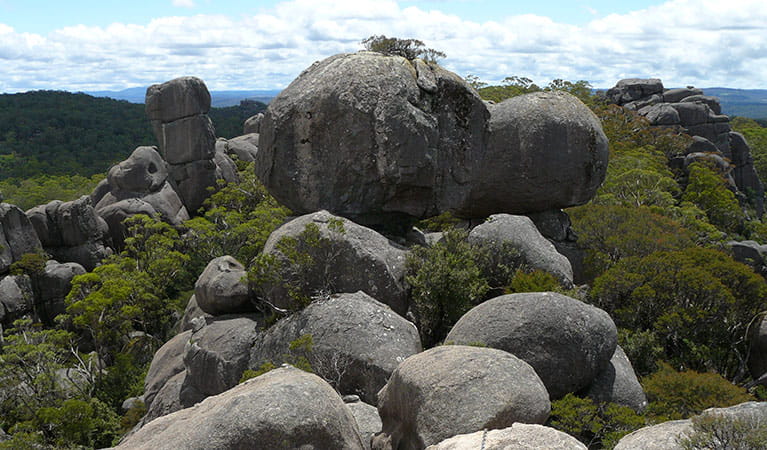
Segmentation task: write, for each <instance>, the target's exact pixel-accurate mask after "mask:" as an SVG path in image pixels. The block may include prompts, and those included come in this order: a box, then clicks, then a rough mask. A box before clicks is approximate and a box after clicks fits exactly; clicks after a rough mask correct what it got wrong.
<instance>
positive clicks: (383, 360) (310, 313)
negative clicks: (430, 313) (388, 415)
mask: <svg viewBox="0 0 767 450" xmlns="http://www.w3.org/2000/svg"><path fill="white" fill-rule="evenodd" d="M306 335H309V336H311V342H312V348H311V351H306V352H303V353H300V354H296V355H294V356H295V357H305V358H307V360H308V361H309V363H311V365H312V369H313V370H314V372H315V373H317V374H318V375H320V376H322V377H323V378H325V379H326V380H329V381H331V382H332V384H333V385H335V386H334V387H336V388H337V389H338V390H339V392H341V393H342V394H356V395H359V396H360V397H361V398H362V399H363V400H364V401H366V402H368V403H372V404H375V402H376V394H377V393H378V391H379V390H380V389H381V388H382V387H383V386H384V385H385V384H386V380H387V379H388V378H389V376H390V375H391V373H392V372H393V371H394V369H396V368H397V366H398V365H399V364H400V363H401V362H402V361H404V360H405V359H406V358H408V357H410V356H412V355H414V354H416V353H418V352H420V351H421V341H420V339H419V337H418V330H416V328H415V325H413V324H412V323H411V322H409V321H407V320H405V319H404V318H402V317H401V316H399V315H398V314H396V313H395V312H394V311H392V310H391V308H389V307H388V306H386V305H384V304H383V303H381V302H379V301H377V300H375V299H373V298H372V297H370V296H369V295H367V294H365V293H364V292H361V291H360V292H355V293H348V294H338V295H332V296H330V297H329V298H327V299H324V300H318V301H315V302H312V304H310V305H309V306H307V307H306V308H305V309H303V310H302V311H299V312H297V313H295V314H293V315H291V316H290V317H287V318H285V319H283V320H281V321H280V322H278V323H276V324H275V325H273V326H272V327H270V328H269V329H268V330H266V331H265V332H264V333H263V335H262V336H260V337H259V339H258V340H257V341H256V343H255V345H254V346H253V351H252V356H251V362H250V366H251V367H252V368H254V369H256V368H258V367H261V365H262V364H264V363H266V362H272V363H276V362H280V360H281V359H282V358H284V355H289V354H290V353H291V342H294V341H296V340H297V339H299V338H301V337H302V336H306Z"/></svg>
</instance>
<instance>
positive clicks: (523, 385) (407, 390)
mask: <svg viewBox="0 0 767 450" xmlns="http://www.w3.org/2000/svg"><path fill="white" fill-rule="evenodd" d="M378 399H379V400H378V412H379V414H380V416H381V419H382V421H383V431H382V432H381V433H380V434H379V435H377V436H375V438H374V439H373V443H372V448H374V449H421V448H424V447H426V446H428V445H432V444H437V443H439V442H441V441H443V440H445V439H447V438H449V437H451V436H455V435H457V434H463V433H472V432H475V431H479V430H482V429H495V428H506V427H510V426H511V425H512V424H514V423H515V422H522V423H537V424H542V423H544V422H545V421H546V419H547V418H548V416H549V411H550V407H551V406H550V403H549V400H548V392H546V388H545V387H544V386H543V383H542V382H541V380H540V378H538V375H537V374H536V373H535V371H534V370H533V369H532V367H530V366H529V365H528V364H527V363H525V362H524V361H522V360H520V359H519V358H517V357H515V356H513V355H511V354H509V353H506V352H504V351H501V350H496V349H492V348H479V347H465V346H460V345H445V346H441V347H435V348H432V349H430V350H427V351H425V352H423V353H419V354H417V355H414V356H411V357H410V358H408V359H406V360H405V361H404V362H403V363H402V364H400V366H399V367H398V368H397V370H395V371H394V373H393V374H392V376H391V378H390V379H389V382H388V383H387V384H386V386H385V387H384V388H383V389H382V390H381V392H380V393H379V395H378Z"/></svg>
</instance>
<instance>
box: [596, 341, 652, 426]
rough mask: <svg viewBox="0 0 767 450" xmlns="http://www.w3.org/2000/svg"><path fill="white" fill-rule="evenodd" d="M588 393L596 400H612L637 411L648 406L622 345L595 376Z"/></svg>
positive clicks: (616, 348)
mask: <svg viewBox="0 0 767 450" xmlns="http://www.w3.org/2000/svg"><path fill="white" fill-rule="evenodd" d="M586 395H587V396H588V397H590V398H591V399H593V400H594V401H595V402H611V403H617V404H619V405H623V406H628V407H629V408H631V409H633V410H634V411H636V412H641V411H643V410H644V409H645V407H647V397H646V396H645V393H644V390H643V389H642V385H641V384H639V380H638V379H637V376H636V373H634V367H633V366H632V365H631V361H629V358H628V356H626V353H625V352H624V351H623V349H622V348H621V347H620V346H617V347H615V353H614V354H613V357H612V358H610V363H609V364H608V365H607V366H606V367H605V368H604V369H603V370H602V371H601V372H600V373H599V375H597V376H596V378H594V381H593V382H592V383H591V386H589V388H588V390H587V391H586Z"/></svg>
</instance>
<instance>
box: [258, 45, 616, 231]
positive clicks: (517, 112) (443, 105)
mask: <svg viewBox="0 0 767 450" xmlns="http://www.w3.org/2000/svg"><path fill="white" fill-rule="evenodd" d="M328 130H333V132H332V133H330V132H328ZM259 131H260V139H259V151H258V154H257V155H256V170H257V175H258V176H259V178H260V179H261V180H262V181H263V183H264V185H265V186H266V187H267V189H269V191H270V192H271V193H272V195H274V196H275V198H277V199H278V200H279V201H280V202H282V203H283V204H285V205H286V206H288V207H289V208H291V209H292V210H293V211H295V212H297V213H302V214H303V213H311V212H314V211H317V210H320V209H327V210H329V211H331V212H333V213H334V214H338V215H341V216H344V217H348V218H350V219H352V220H355V221H357V222H359V223H363V224H373V225H381V224H386V223H389V224H391V223H392V222H397V221H398V220H400V219H407V218H425V217H430V216H433V215H436V214H438V213H440V212H443V211H448V210H450V211H454V212H455V213H456V214H457V215H459V216H462V217H470V218H471V217H474V218H484V217H486V216H487V215H489V214H492V213H496V212H507V213H515V214H520V213H522V214H523V213H529V212H536V211H543V210H547V209H553V208H563V207H567V206H573V205H578V204H582V203H585V202H586V201H588V200H589V199H590V198H591V197H592V196H593V194H594V192H595V190H596V188H597V187H598V186H599V185H600V183H601V182H602V180H603V179H604V176H605V171H606V168H607V140H606V138H605V136H604V133H603V132H602V129H601V126H600V124H599V121H598V119H597V118H596V116H594V115H593V114H592V113H591V111H590V110H589V109H588V108H586V107H585V106H584V105H583V104H582V103H581V102H580V101H579V100H577V99H576V98H575V97H572V96H570V95H568V94H564V93H536V94H531V95H527V96H522V97H518V98H516V99H510V100H507V101H505V102H502V103H500V104H498V105H491V106H489V107H488V105H487V104H486V103H485V102H483V101H482V100H481V99H480V98H479V96H478V95H477V94H476V92H475V91H474V90H473V89H471V88H470V87H469V86H468V85H467V84H466V82H465V81H464V80H463V79H461V78H460V77H458V76H457V75H455V74H453V73H451V72H448V71H446V70H444V69H442V68H441V67H439V66H437V65H434V64H427V63H424V62H423V61H419V60H416V61H415V62H411V61H408V60H406V59H404V58H402V57H399V56H384V55H381V54H378V53H372V52H360V53H356V54H342V55H336V56H332V57H330V58H327V59H325V60H323V61H321V62H318V63H315V64H314V65H312V66H311V67H310V68H309V69H307V70H306V71H304V72H303V73H302V74H301V75H300V76H299V77H298V78H297V79H296V80H295V81H294V82H293V83H291V84H290V86H288V87H287V88H286V89H285V90H283V91H282V92H281V93H280V94H279V95H278V96H277V97H276V98H275V99H274V100H273V101H272V102H271V104H270V105H269V108H268V109H267V111H266V113H265V115H264V117H263V119H262V120H261V122H260V126H259Z"/></svg>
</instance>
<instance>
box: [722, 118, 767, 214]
mask: <svg viewBox="0 0 767 450" xmlns="http://www.w3.org/2000/svg"><path fill="white" fill-rule="evenodd" d="M727 136H728V137H729V144H730V145H729V146H730V152H731V153H730V156H731V159H732V164H733V166H734V167H735V168H734V170H733V173H732V175H733V178H734V179H735V184H736V185H737V186H738V189H739V190H740V191H741V192H750V193H751V194H750V195H751V197H752V198H753V199H754V206H755V208H756V213H757V215H759V216H761V215H762V213H763V212H764V184H763V183H762V180H761V179H760V178H759V175H758V174H757V172H756V167H754V158H753V156H752V155H751V148H750V147H749V146H748V143H747V142H746V138H745V137H744V136H743V135H742V134H740V133H735V132H730V133H728V134H727Z"/></svg>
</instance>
